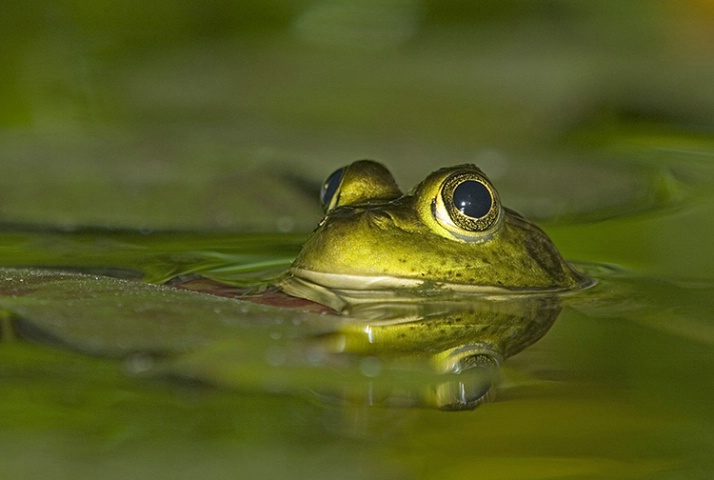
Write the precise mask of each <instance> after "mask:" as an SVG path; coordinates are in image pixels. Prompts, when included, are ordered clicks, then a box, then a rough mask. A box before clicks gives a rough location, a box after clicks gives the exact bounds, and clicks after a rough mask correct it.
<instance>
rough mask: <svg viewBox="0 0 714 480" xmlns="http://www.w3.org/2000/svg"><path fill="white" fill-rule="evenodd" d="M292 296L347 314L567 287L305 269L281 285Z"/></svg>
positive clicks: (294, 272)
mask: <svg viewBox="0 0 714 480" xmlns="http://www.w3.org/2000/svg"><path fill="white" fill-rule="evenodd" d="M277 285H278V287H279V288H280V289H281V290H282V291H284V292H285V293H287V294H288V295H291V296H294V297H299V298H304V299H307V300H310V301H313V302H316V303H320V304H322V305H326V306H328V307H330V308H333V309H334V310H337V311H338V312H342V313H344V312H345V311H347V310H348V309H349V307H350V306H353V305H359V304H366V303H378V302H385V301H403V302H420V301H421V302H423V301H424V300H425V299H435V298H442V299H443V298H449V297H454V296H463V295H474V296H479V297H481V298H483V297H504V296H506V295H507V296H509V297H512V296H514V295H533V294H553V293H557V292H560V291H564V290H567V289H564V288H552V289H544V288H519V289H510V288H504V287H497V286H492V285H467V284H460V283H449V282H436V281H433V280H420V279H414V278H404V277H391V276H387V275H379V276H371V275H345V274H337V273H326V272H316V271H313V270H305V269H301V268H292V269H290V272H289V274H288V275H287V276H286V277H285V278H283V279H282V280H281V281H280V282H278V284H277Z"/></svg>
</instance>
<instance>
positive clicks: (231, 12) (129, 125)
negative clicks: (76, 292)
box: [0, 0, 714, 231]
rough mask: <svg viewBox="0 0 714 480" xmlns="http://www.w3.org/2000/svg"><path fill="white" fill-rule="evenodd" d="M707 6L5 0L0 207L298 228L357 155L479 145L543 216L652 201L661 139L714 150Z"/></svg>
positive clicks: (406, 183)
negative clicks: (332, 178)
mask: <svg viewBox="0 0 714 480" xmlns="http://www.w3.org/2000/svg"><path fill="white" fill-rule="evenodd" d="M713 25H714V2H713V1H711V0H677V1H674V0H669V1H667V0H655V1H653V0H630V1H627V2H622V1H619V0H601V1H598V2H578V1H572V0H571V1H568V0H543V1H523V0H483V1H479V2H466V1H458V0H441V1H436V0H379V1H378V0H350V1H347V0H313V1H277V0H267V1H266V0H261V1H257V0H256V1H252V0H244V1H240V2H230V1H221V0H209V1H204V0H202V1H196V0H188V1H182V2H178V1H174V0H156V1H153V2H150V3H146V2H140V1H137V0H127V1H124V2H110V1H105V0H92V1H87V0H63V1H56V2H43V1H33V0H28V1H26V2H4V3H3V5H2V6H0V64H1V65H2V71H3V73H2V75H0V105H1V106H2V108H0V221H2V222H4V223H10V224H14V223H20V224H52V225H60V226H65V227H73V226H82V225H95V226H109V227H126V228H139V229H188V230H192V229H210V230H225V229H230V230H234V229H237V230H262V231H276V230H280V231H285V230H296V229H297V230H308V229H310V228H312V226H313V225H314V223H315V221H316V219H317V217H318V216H319V208H318V205H317V201H316V197H315V191H316V189H317V188H318V187H319V184H320V182H321V181H322V179H324V178H325V177H326V176H327V175H328V174H329V173H330V172H331V171H333V170H334V169H336V168H338V167H340V166H342V165H343V164H346V163H349V162H351V161H353V160H356V159H360V158H374V159H377V160H380V161H382V162H384V163H386V164H387V165H388V166H389V167H390V168H391V169H392V170H393V171H394V172H395V175H396V177H397V179H398V181H399V183H400V185H402V187H403V188H405V189H409V188H411V187H412V186H413V185H414V184H415V183H417V182H418V181H419V180H420V179H421V178H423V177H424V176H425V175H426V174H428V173H429V172H430V171H431V170H433V169H435V168H438V167H441V166H445V165H453V164H458V163H466V162H474V163H477V164H479V165H480V166H481V167H482V168H483V169H484V170H485V171H486V172H487V173H488V174H489V175H490V176H491V177H492V179H495V180H497V185H499V186H500V188H502V190H503V192H502V196H504V197H505V199H506V203H507V204H509V205H512V206H515V207H516V208H517V209H520V210H522V211H524V213H526V214H528V215H530V216H534V217H535V218H537V219H545V220H550V221H557V220H558V219H563V218H565V219H567V218H574V217H577V216H578V215H586V214H588V213H592V212H593V211H597V212H602V211H605V212H607V211H610V210H612V209H618V208H622V206H623V205H625V206H630V207H632V208H633V209H635V210H636V209H641V208H646V207H647V205H648V204H649V203H648V202H650V203H651V202H652V201H653V200H652V198H653V196H657V195H658V194H659V193H657V192H654V193H653V191H652V189H653V188H654V187H652V185H653V181H652V175H654V176H655V177H657V176H658V175H659V174H660V173H661V172H660V171H658V170H657V168H654V170H652V164H653V162H655V161H656V158H657V152H661V151H662V149H667V148H670V149H671V148H679V147H681V146H682V144H683V142H684V143H686V147H687V149H688V151H690V152H691V151H692V149H694V150H696V149H703V150H705V151H711V148H712V144H711V141H710V139H709V135H710V134H711V133H712V130H713V129H714V88H712V85H714V59H713V58H712V54H711V52H712V47H713V46H714V28H712V27H713ZM643 149H648V151H647V152H646V154H645V155H642V157H643V158H644V159H643V161H642V162H639V163H638V162H637V161H636V162H634V163H635V164H637V165H635V166H633V162H632V159H633V158H637V155H633V151H637V152H641V151H642V150H643ZM653 152H654V154H653ZM623 155H625V156H627V158H628V161H627V162H622V161H620V160H619V156H623ZM645 157H646V158H645ZM643 168H644V169H645V170H646V171H647V172H648V173H647V174H645V175H643V173H642V169H643ZM633 169H634V172H633ZM653 172H654V173H653ZM650 173H652V175H650ZM657 178H659V177H657ZM656 183H657V182H654V184H656ZM660 183H661V182H660ZM660 187H661V185H660ZM660 187H657V188H660ZM660 193H661V192H660Z"/></svg>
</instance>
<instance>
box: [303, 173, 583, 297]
mask: <svg viewBox="0 0 714 480" xmlns="http://www.w3.org/2000/svg"><path fill="white" fill-rule="evenodd" d="M358 163H359V165H358V164H353V165H352V166H350V167H347V168H348V169H349V170H348V171H347V172H346V174H345V175H344V178H343V180H342V186H341V187H340V189H341V190H345V191H348V192H350V194H349V198H348V200H347V201H342V202H341V201H340V199H339V191H338V193H337V195H336V199H333V202H332V205H331V206H330V207H329V208H330V209H329V210H328V211H327V213H326V215H325V217H324V218H323V220H322V221H321V222H320V225H319V226H318V228H317V229H316V230H315V232H314V234H313V235H312V237H311V238H310V239H309V240H308V242H307V243H306V244H305V246H304V247H303V250H302V252H301V253H300V254H299V255H298V257H297V258H296V259H295V261H294V263H293V265H292V267H291V273H292V275H294V276H296V277H300V276H301V275H303V274H304V273H305V272H313V273H318V274H319V273H328V274H333V275H332V276H331V278H333V279H334V278H335V277H334V274H336V275H344V276H357V277H391V278H395V279H410V280H423V281H426V282H428V284H429V285H436V286H442V285H443V286H445V287H447V288H448V287H449V286H450V285H456V286H460V287H464V288H469V287H474V290H478V289H483V288H487V289H489V288H490V289H505V290H507V291H519V292H526V291H561V290H569V289H575V288H578V287H580V286H582V285H583V284H584V283H585V282H586V279H585V278H584V277H583V276H582V275H581V274H579V273H578V272H576V271H575V270H574V269H573V268H572V267H571V266H570V265H569V264H568V263H566V262H565V261H564V260H563V259H562V257H561V256H560V254H559V253H558V251H557V250H556V248H555V246H554V245H553V243H552V242H551V241H550V239H549V238H548V237H547V235H546V234H545V233H544V232H543V231H542V230H540V229H539V228H538V227H536V226H535V225H533V224H532V223H530V222H528V221H527V220H525V219H524V218H523V217H521V216H520V215H518V214H517V213H515V212H513V211H511V210H508V209H506V208H503V207H501V205H500V201H499V200H498V198H497V196H496V198H494V208H497V209H498V211H497V213H498V221H496V222H495V224H494V225H493V226H492V227H491V228H489V229H488V230H487V231H484V232H477V233H476V234H473V236H472V237H464V236H460V235H458V233H456V234H455V233H454V232H453V231H452V229H449V228H448V226H444V224H443V222H440V221H439V220H438V219H437V218H436V215H435V213H436V209H437V208H438V199H439V195H440V189H441V188H442V185H443V183H444V180H445V179H446V178H448V177H449V176H450V175H453V173H454V172H456V171H459V172H461V171H466V172H467V173H468V172H473V175H478V176H479V178H483V179H484V181H485V182H488V179H487V178H486V177H485V175H483V173H482V172H481V171H480V170H479V169H478V168H476V167H474V166H472V165H460V166H457V167H453V168H446V169H441V170H438V171H436V172H434V173H432V174H431V175H430V176H429V177H427V178H426V179H425V180H424V181H423V182H422V183H421V184H420V185H418V186H417V187H416V188H415V189H414V190H413V191H412V192H410V193H408V194H401V192H399V191H398V190H396V189H394V188H392V187H389V188H384V187H380V186H379V185H392V184H394V182H393V179H392V178H391V174H389V172H388V171H387V170H386V168H384V167H382V166H381V165H379V164H375V162H368V161H362V162H358ZM374 165H378V166H379V167H380V168H376V167H374ZM353 167H354V170H352V169H353ZM364 167H369V168H368V169H366V168H364ZM365 170H368V174H367V175H366V176H365V175H362V174H361V173H362V172H363V171H365ZM385 172H386V173H385ZM370 175H373V176H374V178H372V179H370ZM385 175H388V178H385V177H384V176H385ZM371 185H376V186H375V187H373V188H370V186H371ZM489 185H490V184H489ZM355 190H357V192H360V191H364V192H365V194H364V195H358V194H356V193H355ZM370 190H371V191H370ZM370 194H373V195H374V196H370ZM494 194H495V195H497V194H496V193H495V189H494ZM352 199H357V200H356V201H353V200H352ZM313 279H314V278H313ZM328 282H329V281H328ZM320 283H322V282H320ZM322 285H324V286H327V287H330V286H331V285H328V284H326V283H322ZM365 285H366V286H365V288H368V285H369V282H365Z"/></svg>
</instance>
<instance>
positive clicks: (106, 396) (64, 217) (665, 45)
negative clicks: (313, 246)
mask: <svg viewBox="0 0 714 480" xmlns="http://www.w3.org/2000/svg"><path fill="white" fill-rule="evenodd" d="M40 3H41V2H29V3H28V4H27V5H26V4H25V3H22V4H20V3H18V4H17V5H16V6H13V5H10V4H8V6H7V8H5V9H4V10H3V14H2V15H0V25H2V28H0V40H2V44H3V46H4V47H5V48H3V49H0V59H1V60H2V65H3V75H1V76H0V96H2V99H3V101H2V109H0V339H1V341H0V472H1V473H0V477H2V478H13V479H14V478H22V479H24V478H29V479H35V478H41V479H51V480H54V479H76V478H96V479H101V480H111V479H125V478H155V479H164V478H165V479H172V480H174V479H184V478H185V479H189V478H190V479H195V478H233V477H239V478H306V479H316V478H326V479H327V478H329V479H333V478H345V479H350V478H370V479H411V478H424V479H442V478H475V477H478V478H481V477H483V478H488V479H490V480H496V479H501V478H503V479H511V478H523V479H542V478H584V479H585V478H652V479H679V478H681V479H690V478H709V477H711V476H712V474H713V473H714V460H712V456H711V452H712V451H714V409H712V408H711V399H712V398H713V397H714V381H713V380H712V375H711V371H712V369H713V367H714V316H713V314H712V312H713V311H714V253H713V250H712V248H711V239H712V238H714V188H712V187H713V185H714V144H713V143H712V141H711V132H712V125H713V124H714V120H713V118H714V117H713V116H712V112H713V111H714V96H713V95H712V92H713V91H714V90H712V89H711V85H712V73H713V72H714V68H713V64H712V62H711V59H710V57H711V48H710V45H711V44H712V38H713V37H712V33H711V32H713V31H714V29H712V20H713V19H714V13H713V11H712V8H711V5H710V2H706V1H701V0H683V1H677V2H673V1H668V0H657V1H654V2H653V1H650V0H647V1H630V2H620V1H615V0H607V1H605V0H603V1H600V2H568V1H560V0H554V1H548V2H521V1H512V2H509V1H504V0H499V1H493V2H487V1H485V2H462V1H459V0H449V1H443V2H435V1H428V0H395V1H383V2H374V1H371V0H365V1H353V2H337V1H328V0H316V1H311V2H282V3H280V4H278V3H276V2H257V1H251V0H246V1H241V2H222V1H215V2H195V1H188V2H173V1H170V0H169V1H160V2H153V3H151V5H149V6H148V8H145V7H144V6H140V5H139V4H138V3H136V4H135V5H134V4H132V3H131V2H129V3H128V4H123V3H117V2H113V3H111V2H104V3H106V4H102V2H97V1H93V2H88V1H85V0H71V1H67V2H61V3H58V4H50V3H47V2H45V3H47V5H44V4H42V5H40ZM28 5H29V7H30V8H28ZM97 5H99V7H97ZM142 5H143V4H142ZM359 158H375V159H377V160H380V161H383V162H384V163H386V164H388V165H389V166H390V167H391V168H392V169H393V171H394V173H395V176H396V178H397V179H398V181H399V184H400V185H401V186H403V187H405V189H407V188H409V187H410V186H412V185H414V184H415V183H416V182H418V181H419V180H420V179H421V178H423V176H424V175H426V174H428V173H429V172H430V171H433V170H435V169H436V168H439V167H444V166H448V165H452V164H457V163H463V162H474V163H477V164H478V165H479V166H481V167H482V168H483V170H484V171H485V172H486V173H487V174H488V175H489V177H490V178H491V179H492V180H493V181H494V183H495V184H496V186H497V188H498V189H499V192H500V194H501V197H502V199H503V200H504V204H506V205H507V206H509V207H512V208H514V209H516V210H518V211H519V212H521V213H523V214H524V215H525V216H526V217H528V218H531V219H534V220H536V221H537V222H539V223H540V224H541V225H542V226H543V227H544V228H545V230H547V232H548V234H549V235H551V237H552V238H553V240H554V241H555V243H556V244H557V246H558V247H559V249H560V250H561V251H562V252H563V254H564V256H565V257H566V258H568V259H571V260H572V261H574V262H576V264H577V265H578V267H579V268H581V269H583V270H584V271H586V272H587V273H588V275H590V276H591V277H592V278H594V279H595V280H597V283H596V285H595V286H593V287H592V288H589V289H586V290H583V291H580V292H575V293H572V294H568V295H564V296H562V297H561V298H559V299H558V300H557V302H555V301H553V300H552V299H537V300H533V299H530V300H528V301H526V302H525V304H524V303H523V302H521V301H520V300H513V299H511V300H513V301H511V300H507V301H504V302H502V303H499V304H498V306H494V304H493V302H492V300H493V299H490V300H489V301H487V302H485V303H486V305H490V307H485V306H484V305H483V303H484V302H482V300H483V299H479V301H477V302H471V300H469V301H468V302H466V303H464V302H462V301H456V299H453V298H451V299H448V300H443V299H441V300H440V301H439V302H429V303H428V304H427V305H429V307H428V308H424V307H420V308H416V309H412V310H410V311H408V312H406V313H405V312H404V310H403V308H402V307H403V305H402V306H400V307H399V308H395V309H391V308H390V309H385V308H384V307H383V306H378V307H374V306H370V307H369V308H368V309H367V310H368V311H364V310H363V311H361V312H355V314H358V313H361V314H365V315H368V316H369V317H370V318H372V319H373V320H374V319H375V317H378V318H379V319H378V321H376V323H375V322H373V323H371V324H365V322H364V320H359V319H350V318H345V317H336V316H331V315H324V314H321V313H319V312H315V311H312V312H302V313H301V312H297V311H296V310H294V309H285V308H282V307H275V306H269V305H260V304H256V303H245V302H239V301H237V300H235V299H233V298H223V297H218V296H212V295H208V294H206V293H196V292H189V291H185V290H179V289H177V288H174V287H167V286H162V285H163V284H164V283H165V282H166V281H168V280H170V279H172V278H175V277H176V276H180V278H181V279H182V280H187V279H189V280H190V279H192V278H195V276H196V275H200V276H202V277H204V278H208V279H211V280H217V281H221V282H226V283H228V284H230V285H231V288H234V289H253V288H258V289H262V288H264V287H265V285H267V284H269V283H270V282H271V281H273V280H275V279H276V278H278V277H279V275H280V274H281V272H283V271H284V269H285V268H286V267H287V266H288V265H289V264H290V261H291V259H292V258H293V257H294V256H295V255H296V254H297V252H298V251H299V249H300V246H301V244H302V242H303V241H304V240H305V238H306V233H307V232H309V231H310V229H311V228H313V226H314V225H315V223H316V222H317V221H318V218H319V215H320V212H319V206H318V202H317V200H316V198H315V197H314V196H313V195H312V192H313V191H315V190H316V188H317V187H319V181H320V179H321V178H324V176H325V175H326V174H327V173H329V172H330V171H333V170H334V169H335V168H338V167H339V166H341V165H342V164H344V163H349V162H351V161H353V160H355V159H359ZM306 192H310V194H309V195H307V194H306ZM80 226H91V228H80ZM258 231H263V232H280V233H267V234H258V233H243V232H258ZM216 232H222V233H216ZM175 283H176V282H175ZM462 300H463V299H462ZM529 302H533V303H536V304H537V305H535V306H534V305H533V304H531V303H529ZM410 308H411V307H410ZM395 310H397V311H400V314H399V315H395ZM414 310H416V311H414ZM457 311H458V314H456V312H457ZM534 312H535V313H534ZM400 315H401V316H400ZM403 315H411V316H420V315H421V316H423V315H426V316H427V317H428V320H424V321H423V322H421V323H420V322H418V321H411V322H407V321H404V318H403ZM457 317H458V318H461V320H460V321H458V322H457V321H455V319H456V318H457ZM484 318H486V319H489V318H490V319H494V318H496V319H507V320H505V323H506V324H507V325H509V326H510V328H511V330H510V332H511V333H514V334H515V336H514V337H513V338H525V339H527V341H523V342H507V344H506V345H504V346H502V348H501V349H500V350H499V351H496V352H494V351H493V350H483V349H479V348H480V347H479V348H477V347H478V345H476V346H475V345H474V344H473V339H474V338H482V336H483V335H493V331H492V330H489V329H488V328H486V329H484V321H483V319H484ZM492 323H493V322H492ZM497 323H498V324H499V325H502V324H503V322H497ZM485 324H486V325H488V324H489V323H488V322H485ZM524 333H525V335H523V336H522V334H524ZM536 340H537V341H536ZM530 342H535V343H533V344H532V345H530V346H528V345H526V344H528V343H530ZM464 343H468V344H469V346H468V347H466V348H461V345H462V344H464ZM521 348H524V349H523V350H522V351H519V350H521ZM502 357H508V358H502ZM492 387H493V388H492ZM482 397H483V399H484V400H488V401H485V402H483V403H482V404H480V405H478V406H476V404H478V403H479V402H478V401H476V399H479V398H482ZM474 406H476V408H475V409H469V408H471V407H474ZM459 408H461V409H463V410H459V411H454V410H458V409H459Z"/></svg>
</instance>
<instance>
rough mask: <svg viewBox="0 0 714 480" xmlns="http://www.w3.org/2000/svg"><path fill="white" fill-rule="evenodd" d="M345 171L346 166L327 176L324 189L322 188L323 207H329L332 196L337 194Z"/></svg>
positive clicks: (321, 199) (323, 185)
mask: <svg viewBox="0 0 714 480" xmlns="http://www.w3.org/2000/svg"><path fill="white" fill-rule="evenodd" d="M344 172H345V168H344V167H343V168H340V169H339V170H335V171H334V172H332V174H331V175H330V176H329V177H327V180H325V183H323V184H322V189H321V190H320V203H321V204H322V206H323V208H327V207H328V205H329V204H330V202H331V201H332V197H334V196H335V193H336V192H337V188H338V187H339V186H340V181H341V180H342V174H343V173H344Z"/></svg>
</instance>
